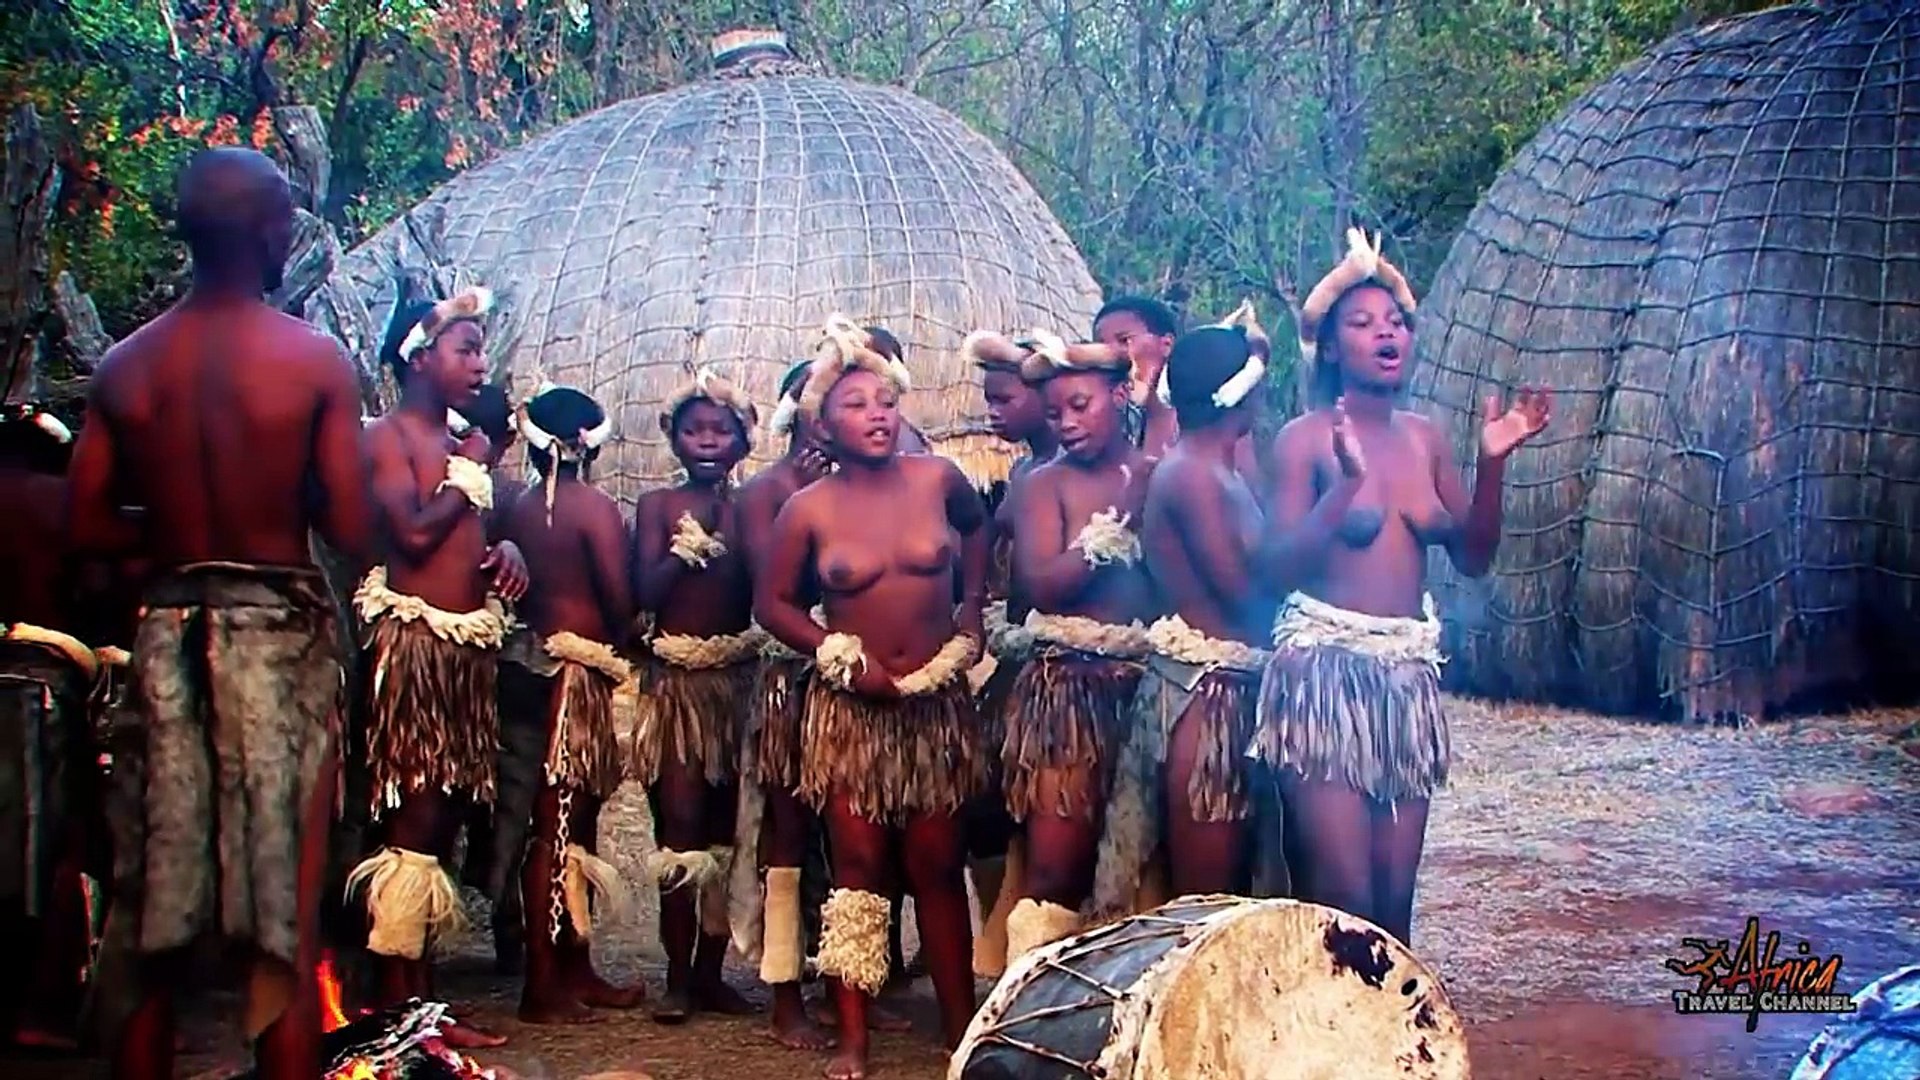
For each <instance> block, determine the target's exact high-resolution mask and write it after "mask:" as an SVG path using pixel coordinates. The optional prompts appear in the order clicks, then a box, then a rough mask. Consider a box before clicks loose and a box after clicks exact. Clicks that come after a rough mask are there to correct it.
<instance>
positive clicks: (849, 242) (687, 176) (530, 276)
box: [308, 56, 1100, 500]
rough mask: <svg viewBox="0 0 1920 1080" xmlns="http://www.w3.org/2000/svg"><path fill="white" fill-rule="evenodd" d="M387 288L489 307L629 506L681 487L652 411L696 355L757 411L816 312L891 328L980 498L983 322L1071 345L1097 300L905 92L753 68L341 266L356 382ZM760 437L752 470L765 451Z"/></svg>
mask: <svg viewBox="0 0 1920 1080" xmlns="http://www.w3.org/2000/svg"><path fill="white" fill-rule="evenodd" d="M396 271H406V272H411V273H415V274H416V275H418V276H425V277H429V278H433V279H435V280H437V281H438V282H439V283H440V285H441V287H442V288H444V287H446V285H447V284H449V283H450V282H451V281H453V280H455V279H465V280H472V281H478V282H482V283H485V284H487V285H490V286H493V287H494V288H495V289H497V290H498V291H499V292H500V293H501V294H502V297H503V305H502V308H503V310H502V312H501V314H500V316H499V317H498V319H497V320H496V325H495V329H494V331H493V333H494V337H495V340H496V346H495V348H493V349H492V350H491V351H492V352H493V354H494V356H495V362H496V363H497V364H502V365H504V367H505V368H506V369H507V370H508V371H510V372H511V373H512V374H513V376H514V377H515V378H516V379H517V380H520V381H521V382H522V384H523V385H522V389H525V386H524V381H525V380H526V379H528V378H529V377H530V375H531V373H533V372H535V371H537V370H544V371H545V373H546V374H547V375H548V376H549V377H551V378H552V379H554V380H555V381H556V382H561V383H566V384H569V385H575V386H580V387H583V388H585V389H587V390H588V391H590V392H591V393H593V394H595V395H596V396H597V397H599V399H600V400H601V401H602V402H603V403H605V404H606V405H608V407H609V408H610V409H611V410H612V411H613V413H614V416H615V420H616V426H617V434H616V436H615V439H614V441H613V442H612V444H611V445H610V446H609V447H608V449H607V450H606V451H605V452H604V453H603V455H602V458H601V464H600V465H598V466H597V468H596V474H595V475H596V478H597V479H598V480H599V481H601V482H602V483H603V485H605V486H607V487H608V488H609V490H611V491H613V492H615V493H617V494H618V495H619V496H621V497H622V498H625V499H629V500H631V499H632V498H634V497H635V496H636V495H638V494H639V493H640V492H641V491H644V490H646V489H648V488H650V487H656V486H659V485H662V484H665V483H668V482H670V481H672V480H673V479H674V476H675V473H676V471H677V466H676V465H675V463H674V461H673V458H672V455H671V454H670V453H669V452H668V449H667V446H666V444H665V441H664V438H663V436H662V435H661V432H660V429H659V426H658V423H657V419H656V417H657V410H658V407H659V405H660V403H661V402H662V401H663V400H664V399H665V398H666V397H667V396H668V395H670V394H671V393H672V392H673V390H674V389H675V388H676V387H677V386H678V385H680V384H681V383H683V382H684V381H685V380H686V379H687V378H688V377H689V376H690V375H691V373H692V371H693V370H694V368H695V367H696V366H697V365H700V364H713V365H714V366H716V367H717V368H718V369H719V370H720V371H721V372H722V373H723V374H725V375H727V376H728V377H730V378H732V379H734V380H736V381H737V382H739V383H741V384H743V385H744V386H745V387H746V388H747V389H748V390H749V392H750V393H752V394H753V395H754V398H755V400H756V401H757V402H761V403H763V404H762V406H761V411H762V417H763V419H764V418H765V416H766V415H767V414H769V413H770V412H771V411H772V410H771V404H770V403H771V400H772V397H773V394H774V391H775V389H776V387H777V385H778V382H779V379H780V376H781V375H782V374H783V373H784V371H785V370H786V367H787V365H788V364H789V363H791V362H792V361H793V360H794V359H797V358H799V357H802V356H805V355H809V353H808V352H807V351H805V350H807V349H808V348H809V347H810V346H811V344H812V343H813V341H814V340H815V337H814V332H815V331H816V329H817V328H818V326H819V325H820V323H821V321H822V320H823V319H824V318H825V316H827V315H828V314H829V313H831V312H833V311H841V312H844V313H846V314H847V315H849V316H852V317H853V318H855V319H857V320H859V321H861V322H864V323H868V324H876V323H877V324H879V325H883V326H886V327H887V328H888V329H890V330H892V331H893V332H894V333H895V334H896V335H897V336H899V337H900V339H901V340H902V341H903V342H904V343H905V344H906V347H907V351H908V355H907V364H908V366H909V368H911V370H912V372H913V375H914V379H915V389H914V392H913V393H912V394H911V395H909V397H908V399H907V402H906V411H907V415H908V417H909V419H911V420H912V421H913V422H914V423H915V424H917V425H918V426H919V427H920V428H921V429H922V430H923V431H924V432H925V433H926V434H927V436H928V437H929V439H930V440H931V441H933V442H934V443H935V445H936V448H937V449H938V450H939V451H940V452H942V453H944V454H947V455H948V456H950V457H953V458H954V459H955V460H957V461H959V462H960V463H961V464H962V466H963V467H964V468H966V469H967V471H968V472H969V474H970V475H972V476H973V477H974V478H975V479H976V481H979V482H983V483H984V482H986V481H989V480H992V479H995V478H998V477H1001V476H1004V475H1005V472H1006V469H1007V466H1008V464H1009V463H1010V461H1011V458H1010V453H1009V451H1010V448H1008V447H1004V446H1002V445H1000V444H999V443H998V442H997V440H994V439H993V438H992V436H991V435H990V434H988V433H987V431H986V424H985V409H984V405H983V403H982V402H981V400H980V393H979V382H978V378H977V376H976V374H975V373H974V372H973V371H972V370H971V369H970V368H969V366H968V365H967V364H966V363H965V362H964V361H963V360H962V359H961V358H960V356H959V346H960V343H961V341H962V339H963V338H964V337H965V336H966V334H967V333H968V332H969V331H970V330H973V329H976V328H979V327H995V328H1015V327H1025V326H1029V325H1034V326H1042V327H1052V328H1056V329H1058V330H1060V331H1061V332H1063V333H1068V334H1073V333H1081V334H1084V333H1086V332H1087V331H1088V329H1089V327H1088V323H1089V322H1090V320H1091V318H1092V315H1093V313H1094V311H1095V310H1096V309H1097V308H1098V306H1099V303H1100V292H1099V289H1098V287H1097V286H1096V285H1095V284H1094V281H1093V279H1092V277H1091V276H1090V275H1089V274H1088V272H1087V269H1086V267H1085V265H1084V263H1083V262H1082V261H1081V258H1080V255H1079V253H1078V252H1077V251H1076V250H1075V248H1074V246H1073V244H1072V242H1071V240H1069V239H1068V237H1067V235H1066V233H1065V232H1064V230H1062V229H1061V227H1060V225H1059V223H1058V222H1057V221H1056V220H1055V219H1054V217H1053V215H1052V213H1051V212H1050V211H1049V210H1048V209H1047V207H1046V206H1045V205H1044V204H1043V203H1042V202H1041V200H1040V198H1039V196H1038V195H1037V194H1036V193H1035V192H1034V191H1033V189H1032V187H1031V186H1030V185H1028V183H1027V182H1026V180H1025V179H1024V178H1023V177H1022V176H1021V175H1020V174H1019V173H1018V171H1017V170H1015V169H1014V167H1013V166H1012V165H1011V164H1010V163H1009V162H1008V161H1007V160H1006V159H1005V158H1004V157H1003V156H1002V155H1001V154H1000V153H999V152H998V150H996V149H995V148H994V147H993V146H992V144H990V143H989V142H988V141H987V140H986V139H985V138H983V137H982V136H980V135H979V134H977V133H975V132H973V131H972V130H970V129H968V128H967V127H966V125H964V124H963V123H961V122H960V120H958V119H957V118H956V117H954V116H952V115H951V114H949V113H947V112H945V111H943V110H941V109H940V108H938V107H936V106H934V105H931V104H929V103H928V102H926V101H924V100H921V99H919V98H917V97H914V96H912V95H910V94H908V93H906V92H904V91H901V90H898V89H893V88H888V87H880V86H871V85H864V84H860V83H856V82H851V81H846V80H841V79H833V78H825V77H821V76H818V75H815V74H812V73H809V72H808V71H807V70H806V69H805V68H803V67H801V66H800V65H798V64H796V63H794V62H793V61H792V60H791V58H785V59H775V60H773V61H771V62H769V61H767V60H766V59H765V58H764V56H763V57H762V58H761V59H759V60H757V61H755V62H752V63H749V64H746V65H743V66H741V67H737V68H728V69H725V70H722V71H720V72H718V73H716V77H714V78H710V79H706V80H703V81H701V82H698V83H695V84H692V85H689V86H685V87H681V88H678V89H675V90H672V91H668V92H665V93H661V94H657V95H652V96H648V97H644V98H639V99H635V100H632V101H628V102H624V103H622V104H619V105H614V106H611V107H609V108H606V109H603V110H601V111H599V112H596V113H593V114H591V115H588V116H585V117H582V118H580V119H579V120H576V121H574V122H572V123H570V124H568V125H566V126H564V127H561V128H558V129H556V130H554V131H552V132H550V133H548V134H546V135H544V136H542V137H540V138H537V139H535V140H533V141H531V142H529V143H528V144H527V145H525V146H524V147H522V148H520V149H519V150H517V151H515V152H513V153H510V154H507V155H505V156H503V157H501V158H500V159H498V160H495V161H493V162H490V163H488V164H486V165H484V166H481V167H479V168H476V169H474V170H472V171H470V172H467V173H464V174H462V175H461V176H459V177H458V178H456V179H454V180H453V181H451V182H449V183H448V184H446V185H445V186H444V187H442V188H441V189H440V190H438V191H436V192H435V193H434V194H433V195H432V196H431V197H429V198H428V199H427V200H426V201H425V202H424V203H423V204H422V205H421V206H420V207H419V208H417V209H416V210H415V211H413V212H412V213H410V214H408V215H406V216H405V217H403V218H402V219H401V220H399V221H396V222H395V223H394V224H392V225H391V226H389V227H388V228H387V229H385V230H384V231H382V232H380V233H379V234H377V235H375V236H374V237H372V238H371V239H369V240H368V241H367V242H366V243H364V244H362V245H361V246H360V247H358V248H356V249H355V250H354V251H353V252H351V253H349V255H348V256H347V258H346V259H345V260H344V261H343V263H342V265H341V267H340V269H339V270H338V271H336V273H335V275H334V277H333V278H332V280H331V281H330V282H329V284H328V286H327V287H326V288H325V289H324V290H323V291H322V292H321V294H320V295H318V296H317V297H316V298H315V299H314V301H313V302H312V303H311V304H310V305H309V308H308V317H309V318H311V319H313V320H314V321H315V322H317V323H319V324H320V325H322V326H325V327H328V328H329V329H331V330H332V331H333V332H334V333H335V334H336V335H338V336H339V337H340V338H341V339H342V340H343V341H345V342H347V344H348V346H349V348H350V350H352V351H353V352H355V353H356V354H357V355H358V356H359V357H360V358H361V360H362V363H363V365H364V366H365V368H366V371H367V373H368V384H369V386H370V387H371V386H373V385H374V384H375V381H376V377H375V365H374V361H373V356H374V352H375V349H376V348H377V345H378V337H379V330H380V328H381V327H382V326H384V322H385V319H386V316H387V311H388V309H389V307H390V306H391V303H392V296H393V292H394V287H393V280H394V274H395V273H396ZM771 443H772V440H769V439H766V438H764V437H763V438H761V439H759V440H758V445H756V447H755V460H756V461H761V462H764V461H765V460H768V459H769V457H770V456H771V455H772V454H774V453H777V451H778V449H779V448H778V447H775V446H773V445H771Z"/></svg>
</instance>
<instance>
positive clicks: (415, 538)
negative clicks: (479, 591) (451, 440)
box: [364, 425, 470, 562]
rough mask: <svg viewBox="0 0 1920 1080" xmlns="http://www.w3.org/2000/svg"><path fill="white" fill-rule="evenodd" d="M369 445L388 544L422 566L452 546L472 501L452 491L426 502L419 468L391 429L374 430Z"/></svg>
mask: <svg viewBox="0 0 1920 1080" xmlns="http://www.w3.org/2000/svg"><path fill="white" fill-rule="evenodd" d="M364 443H365V446H366V462H367V470H368V481H369V483H368V486H369V487H371V488H372V489H373V506H374V511H375V513H377V514H378V515H379V520H380V523H381V524H382V525H383V526H385V529H386V533H387V537H388V540H389V541H390V542H391V543H392V544H393V548H394V552H395V553H396V554H398V555H399V556H400V557H401V558H403V559H406V560H408V561H409V562H422V561H424V560H425V559H427V558H428V557H429V556H431V555H432V554H433V553H434V552H435V551H437V550H439V548H440V545H441V544H444V543H446V540H447V536H448V535H449V534H450V533H452V532H453V527H454V526H455V525H456V524H458V523H459V522H460V519H461V518H462V517H464V516H466V514H467V512H468V511H469V509H470V507H469V506H468V504H467V497H466V496H465V495H462V494H461V493H460V492H458V491H455V490H454V489H452V488H442V489H441V490H439V491H436V492H434V493H433V495H432V496H431V497H429V498H427V499H425V500H424V501H423V500H422V499H421V498H420V485H419V483H418V482H417V481H416V480H415V479H414V476H413V463H412V462H410V461H408V460H407V448H406V446H405V445H403V444H402V443H401V441H400V435H399V433H398V432H396V431H394V430H392V429H391V428H388V427H385V426H382V425H375V426H374V427H371V428H368V429H367V432H366V435H365V438H364Z"/></svg>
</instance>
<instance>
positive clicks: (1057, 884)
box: [1007, 770, 1106, 960]
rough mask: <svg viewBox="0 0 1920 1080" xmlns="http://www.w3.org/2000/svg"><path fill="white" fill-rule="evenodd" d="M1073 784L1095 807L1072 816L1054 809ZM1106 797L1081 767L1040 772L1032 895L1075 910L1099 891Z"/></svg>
mask: <svg viewBox="0 0 1920 1080" xmlns="http://www.w3.org/2000/svg"><path fill="white" fill-rule="evenodd" d="M1068 786H1075V787H1079V788H1081V792H1080V794H1079V795H1078V796H1077V797H1076V799H1075V801H1074V805H1076V806H1078V807H1081V808H1089V807H1090V808H1092V809H1091V811H1088V812H1083V813H1079V814H1075V815H1073V816H1071V817H1062V816H1060V815H1058V814H1054V813H1052V812H1051V810H1052V809H1053V808H1054V807H1056V806H1058V805H1060V804H1059V802H1058V799H1059V797H1060V793H1061V791H1062V790H1063V789H1064V788H1066V787H1068ZM1105 802H1106V792H1105V791H1103V790H1101V789H1100V785H1099V784H1097V783H1096V782H1094V780H1093V778H1092V777H1090V776H1086V775H1084V774H1082V773H1081V772H1080V771H1079V770H1047V771H1044V772H1042V773H1041V774H1040V775H1039V776H1038V777H1036V778H1035V782H1034V785H1033V811H1032V813H1030V814H1029V815H1028V816H1027V821H1026V833H1027V882H1026V886H1027V887H1026V895H1027V896H1028V897H1029V898H1031V899H1034V900H1039V901H1043V902H1045V903H1049V904H1058V905H1060V906H1061V907H1065V908H1072V909H1075V910H1077V909H1078V908H1079V907H1080V905H1081V904H1083V903H1085V902H1086V899H1087V896H1088V894H1089V893H1091V892H1092V891H1093V869H1094V866H1093V864H1094V860H1095V859H1096V858H1097V857H1098V856H1099V854H1100V824H1101V822H1100V814H1099V808H1100V807H1102V806H1104V805H1105ZM1007 959H1008V960H1012V959H1013V958H1012V957H1011V956H1010V957H1008V958H1007Z"/></svg>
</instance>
